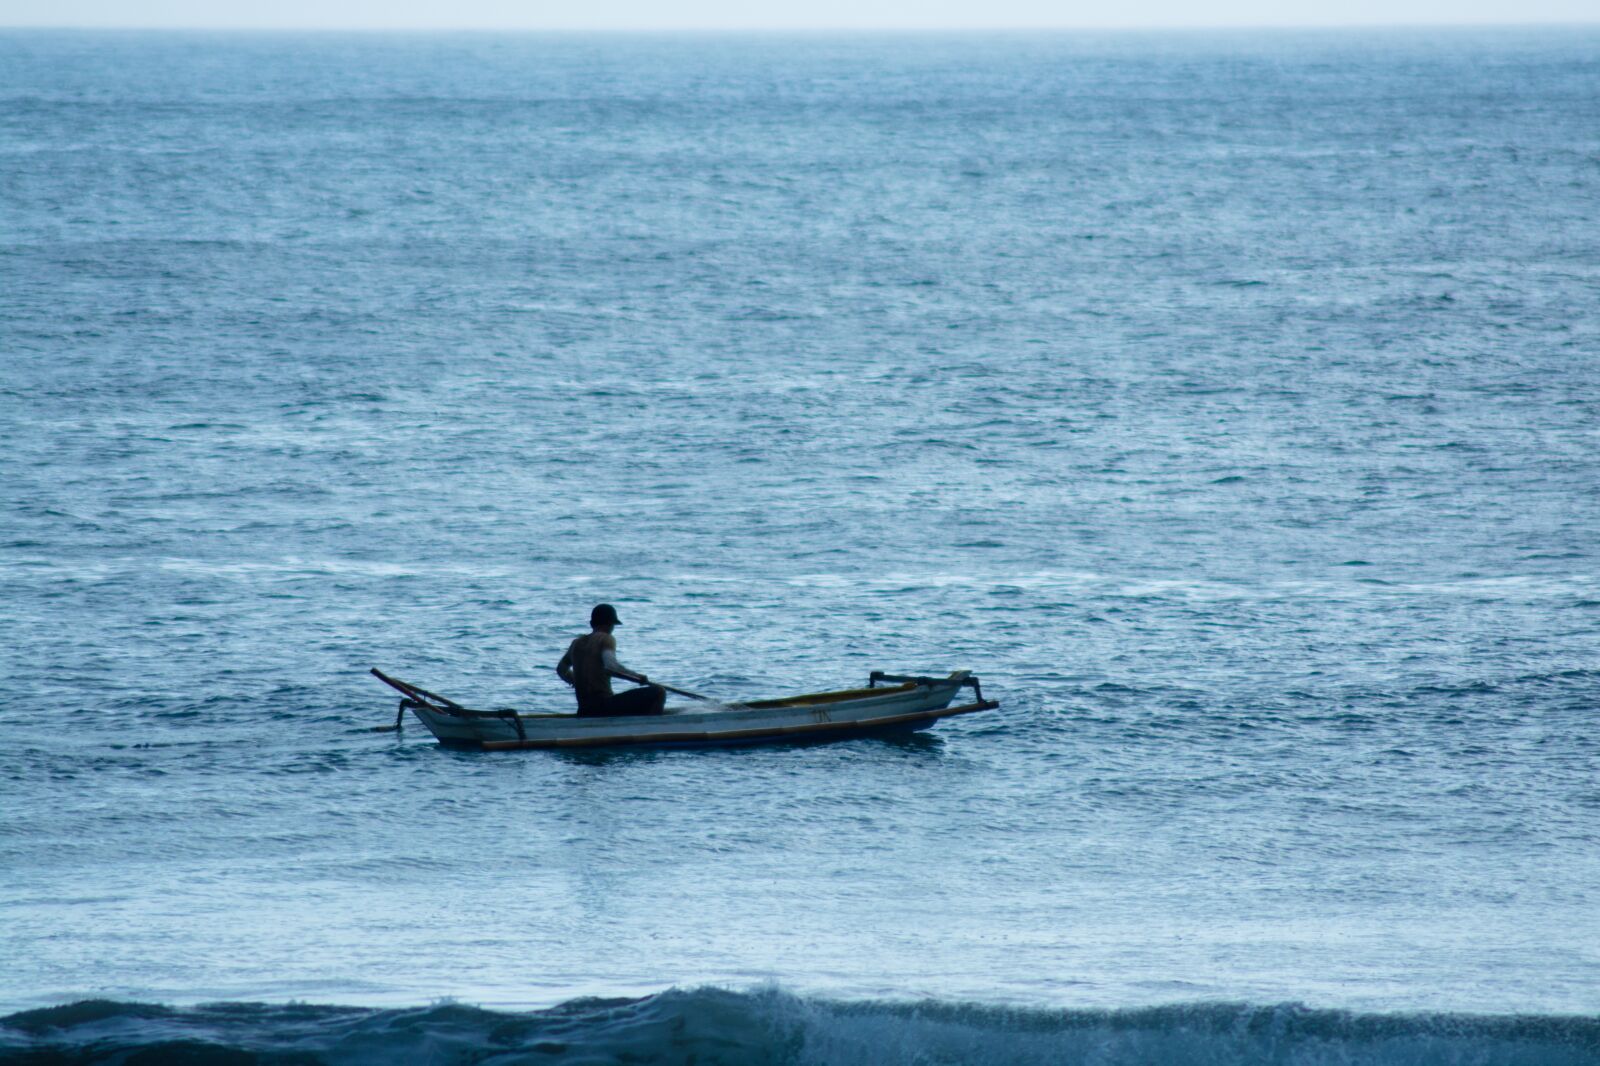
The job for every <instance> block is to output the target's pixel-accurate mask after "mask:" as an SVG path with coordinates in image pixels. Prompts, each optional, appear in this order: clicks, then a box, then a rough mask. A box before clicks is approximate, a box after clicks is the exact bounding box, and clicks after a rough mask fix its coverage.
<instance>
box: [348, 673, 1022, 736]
mask: <svg viewBox="0 0 1600 1066" xmlns="http://www.w3.org/2000/svg"><path fill="white" fill-rule="evenodd" d="M372 672H373V673H374V674H376V675H377V677H378V679H379V680H381V681H383V682H384V683H385V684H387V685H390V686H392V687H394V688H395V689H398V690H399V692H400V694H401V696H403V697H404V698H403V699H401V701H400V710H399V712H398V713H397V714H396V716H395V724H394V725H393V726H387V727H384V728H386V729H400V728H401V727H402V726H403V724H404V721H405V714H406V712H407V711H410V712H412V713H413V714H415V715H416V716H417V718H419V719H421V721H422V724H423V725H425V726H427V727H428V729H429V731H430V732H432V733H433V735H434V736H436V737H438V738H439V740H440V742H442V743H445V744H451V745H465V746H468V747H474V748H482V749H484V750H486V751H502V750H506V749H511V748H594V747H615V746H624V745H647V746H658V747H682V746H689V745H694V746H699V745H722V744H770V743H774V742H780V741H815V740H840V739H844V738H847V737H858V736H862V735H866V734H875V733H885V732H914V731H916V730H919V729H926V728H928V727H929V726H931V725H932V724H933V723H935V722H937V721H938V720H939V719H941V718H949V717H951V716H953V715H958V714H972V713H974V712H975V711H992V710H994V709H995V708H996V707H999V706H1000V704H999V703H998V702H996V701H994V700H986V699H984V698H983V690H982V689H981V688H979V686H978V679H977V678H976V677H974V676H972V674H971V673H970V672H969V671H966V670H958V671H956V672H955V673H953V674H951V675H950V676H949V677H914V676H906V675H902V674H885V673H882V672H881V671H876V670H875V671H873V673H872V674H871V676H870V677H869V678H868V679H867V687H866V688H855V689H845V690H843V691H840V692H815V693H811V694H809V695H804V696H789V697H786V698H783V699H775V700H756V701H755V702H752V703H736V704H729V705H726V706H723V705H712V706H714V708H715V709H708V705H706V704H701V705H695V706H688V707H676V708H673V707H669V708H667V711H666V713H665V714H661V715H650V716H648V717H644V716H640V717H617V718H592V717H579V716H578V715H576V714H524V713H522V712H521V711H517V710H512V709H509V708H507V709H505V710H498V711H476V710H472V709H471V708H469V707H463V706H462V705H461V704H459V703H456V702H455V701H454V700H450V699H446V698H445V697H443V696H439V695H436V694H435V693H432V692H428V691H427V690H426V689H420V688H417V687H416V686H415V685H411V684H408V683H406V682H404V681H401V680H399V679H398V678H393V677H389V676H388V675H386V674H383V673H380V672H379V671H377V670H374V671H372ZM966 688H970V689H971V690H972V697H973V699H972V702H971V703H963V704H961V705H959V706H954V707H952V706H951V704H952V703H954V702H955V697H956V694H957V693H959V692H960V691H961V690H962V689H966Z"/></svg>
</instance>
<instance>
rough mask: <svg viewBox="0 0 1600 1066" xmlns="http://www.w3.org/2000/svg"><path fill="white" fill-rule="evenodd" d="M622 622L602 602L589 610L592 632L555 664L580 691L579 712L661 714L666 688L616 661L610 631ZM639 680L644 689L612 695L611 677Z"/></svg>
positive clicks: (615, 650)
mask: <svg viewBox="0 0 1600 1066" xmlns="http://www.w3.org/2000/svg"><path fill="white" fill-rule="evenodd" d="M621 624H622V623H621V622H619V621H617V610H616V608H615V607H612V606H611V605H610V604H609V603H602V604H600V605H599V606H598V607H596V608H595V609H594V610H592V611H590V612H589V627H590V630H591V631H590V632H588V633H586V634H584V635H583V636H581V637H579V638H578V639H577V640H574V641H573V642H572V644H571V645H570V646H569V647H568V648H567V653H566V654H565V655H563V656H562V657H561V661H560V662H559V663H557V664H556V673H558V674H560V675H561V680H563V681H565V682H566V683H567V684H569V685H571V686H572V687H573V688H574V689H576V690H577V695H578V714H579V715H581V716H585V717H599V716H606V717H615V716H619V715H640V714H660V713H661V710H662V707H663V706H664V705H665V704H666V702H667V693H666V690H665V689H663V688H661V687H660V686H659V685H652V684H650V683H649V682H650V679H649V678H647V677H645V676H644V675H643V674H636V673H634V672H633V671H632V670H629V669H628V668H627V667H625V666H623V665H622V664H621V663H619V662H617V639H616V638H615V637H613V636H612V635H611V630H612V628H613V627H615V626H619V625H621ZM613 675H615V676H617V677H622V678H626V679H628V680H629V681H637V682H638V683H639V684H641V685H643V686H644V688H635V689H629V690H628V691H627V692H622V693H618V694H616V695H613V694H612V692H611V678H612V676H613Z"/></svg>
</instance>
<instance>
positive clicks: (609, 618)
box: [589, 603, 622, 629]
mask: <svg viewBox="0 0 1600 1066" xmlns="http://www.w3.org/2000/svg"><path fill="white" fill-rule="evenodd" d="M621 624H622V623H621V622H619V621H618V620H617V609H616V608H615V607H613V606H611V605H610V604H609V603H602V604H597V605H596V606H595V609H594V610H592V611H590V612H589V628H591V629H598V628H599V627H600V626H620V625H621Z"/></svg>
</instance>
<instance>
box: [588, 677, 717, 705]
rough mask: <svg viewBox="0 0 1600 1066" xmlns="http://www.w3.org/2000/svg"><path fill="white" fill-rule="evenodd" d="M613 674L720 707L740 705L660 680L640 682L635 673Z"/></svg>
mask: <svg viewBox="0 0 1600 1066" xmlns="http://www.w3.org/2000/svg"><path fill="white" fill-rule="evenodd" d="M612 676H613V677H620V678H622V679H624V680H626V681H632V682H635V683H638V684H646V685H654V686H655V687H656V688H659V689H665V690H666V691H668V692H670V693H672V694H673V695H674V696H688V697H689V698H690V699H691V700H703V701H705V702H706V703H715V704H717V705H718V706H720V707H736V706H738V704H735V703H724V702H723V701H722V700H719V699H716V698H714V697H711V696H702V695H700V693H698V692H690V691H689V690H688V689H686V688H673V687H672V686H671V685H663V684H662V683H661V682H659V681H644V682H640V681H639V678H638V677H637V676H635V675H633V674H618V673H613V674H612Z"/></svg>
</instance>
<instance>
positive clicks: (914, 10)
mask: <svg viewBox="0 0 1600 1066" xmlns="http://www.w3.org/2000/svg"><path fill="white" fill-rule="evenodd" d="M1552 22H1554V23H1596V22H1600V0H1303V2H1299V3H1296V2H1294V0H1214V2H1210V3H1196V2H1187V3H1186V2H1184V0H1100V2H1089V0H1063V2H1056V3H1048V2H1043V0H877V2H872V0H854V2H852V0H766V2H760V0H745V2H738V0H671V2H650V0H566V2H550V0H275V2H270V3H267V2H260V0H252V2H236V0H0V26H125V27H228V28H308V29H310V28H318V29H335V28H339V29H345V28H351V29H354V28H360V29H535V30H537V29H546V30H575V29H597V30H660V29H667V30H672V29H684V30H690V29H830V28H834V29H971V28H983V27H989V28H996V29H1001V28H1032V27H1040V28H1046V27H1062V28H1071V27H1139V28H1145V27H1162V26H1171V27H1190V26H1385V25H1397V24H1399V25H1406V24H1417V25H1448V24H1460V25H1482V24H1485V23H1552Z"/></svg>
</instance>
